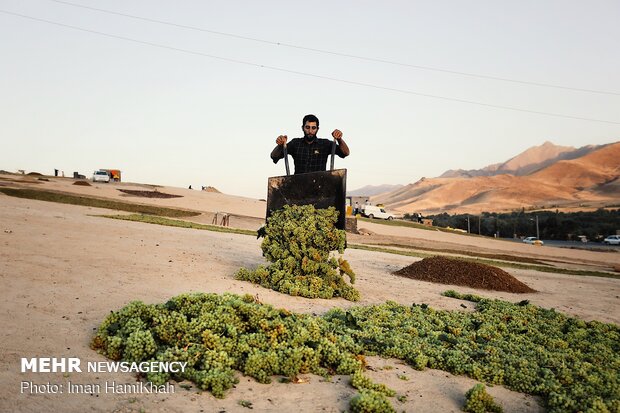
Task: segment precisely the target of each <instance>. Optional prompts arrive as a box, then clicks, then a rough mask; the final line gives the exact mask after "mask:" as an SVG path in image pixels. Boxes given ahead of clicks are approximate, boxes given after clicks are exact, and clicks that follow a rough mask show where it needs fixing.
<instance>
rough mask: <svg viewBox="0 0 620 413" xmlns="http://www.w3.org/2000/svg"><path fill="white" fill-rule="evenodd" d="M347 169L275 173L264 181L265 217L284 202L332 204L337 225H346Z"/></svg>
mask: <svg viewBox="0 0 620 413" xmlns="http://www.w3.org/2000/svg"><path fill="white" fill-rule="evenodd" d="M346 193H347V170H346V169H336V170H333V171H325V172H310V173H307V174H298V175H288V176H274V177H271V178H269V179H268V182H267V218H269V217H270V216H271V214H272V212H273V211H277V210H278V209H280V208H282V207H283V206H284V205H314V207H315V208H328V207H330V206H333V207H335V208H336V210H337V211H338V212H339V214H338V222H337V223H336V227H337V228H339V229H344V228H345V200H346Z"/></svg>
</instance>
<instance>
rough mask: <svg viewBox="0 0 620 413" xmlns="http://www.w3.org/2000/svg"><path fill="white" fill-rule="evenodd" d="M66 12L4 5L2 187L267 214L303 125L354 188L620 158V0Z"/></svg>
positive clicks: (24, 2) (19, 0)
mask: <svg viewBox="0 0 620 413" xmlns="http://www.w3.org/2000/svg"><path fill="white" fill-rule="evenodd" d="M69 1H70V2H71V3H73V4H74V5H70V4H67V3H65V2H64V1H63V2H59V1H53V0H0V39H1V40H0V148H1V149H0V169H4V170H8V171H16V170H17V169H25V170H26V171H37V172H41V173H45V174H52V173H53V170H54V168H57V169H60V170H63V171H65V174H67V176H70V175H71V174H72V173H73V171H79V172H80V173H82V174H85V175H90V174H92V171H93V170H95V169H99V168H114V169H121V170H122V172H123V180H125V181H132V182H144V183H154V184H163V185H173V186H179V187H187V186H188V185H190V184H191V185H192V186H193V187H194V188H200V186H201V185H211V186H214V187H216V188H218V189H219V190H221V191H222V192H225V193H228V194H234V195H243V196H249V197H254V198H264V197H266V189H267V178H268V177H269V176H277V175H283V174H284V163H283V162H282V161H281V162H280V163H278V164H276V165H274V164H273V163H272V161H271V160H270V158H269V153H270V152H271V150H272V149H273V147H274V146H275V139H276V137H277V136H278V135H280V134H287V135H288V136H289V138H292V137H298V136H301V135H302V133H301V119H302V117H303V116H304V115H305V114H307V113H314V114H316V115H317V116H318V117H319V119H320V121H321V128H320V131H319V137H325V138H329V137H330V135H331V131H332V130H333V129H334V128H338V129H341V130H342V131H343V133H344V139H345V141H346V142H347V143H348V145H349V147H350V149H351V156H350V157H348V158H346V159H344V160H342V159H340V158H337V159H336V167H337V168H347V169H348V182H347V187H348V188H349V189H356V188H359V187H362V186H364V185H378V184H407V183H412V182H415V181H417V180H418V179H420V178H421V177H434V176H438V175H440V174H441V173H443V172H444V171H445V170H447V169H457V168H463V169H477V168H481V167H484V166H486V165H489V164H492V163H497V162H502V161H506V160H508V159H509V158H511V157H513V156H515V155H517V154H518V153H520V152H522V151H523V150H525V149H527V148H529V147H531V146H535V145H540V144H542V143H544V142H545V141H552V142H553V143H555V144H557V145H563V146H575V147H580V146H583V145H588V144H603V143H610V142H615V141H618V140H620V47H619V46H618V39H620V24H618V22H619V21H620V2H619V1H618V0H609V1H606V0H594V1H591V2H585V1H573V0H558V1H544V0H543V1H540V0H520V1H497V0H486V1H480V0H472V1H461V0H454V1H441V0H438V1H430V0H429V1H383V2H378V1H363V0H362V1H352V0H351V1H334V0H331V1H323V0H319V1H311V2H308V1H304V2H300V1H290V0H288V1H284V0H282V1H270V0H264V1H250V0H247V1H237V0H225V1H224V0H221V1H208V0H201V1H175V2H172V1H158V0H140V1H137V0H135V1H134V0H123V1H121V0H106V1H95V0H69ZM76 5H78V6H85V7H87V8H85V7H77V6H76ZM92 8H98V9H104V10H106V11H108V13H104V12H102V11H96V10H93V9H92ZM7 12H8V13H13V14H8V13H7ZM109 12H114V13H117V14H112V13H109ZM15 14H19V15H22V16H17V15H15ZM124 15H126V16H124ZM129 15H131V16H136V17H140V19H136V18H131V17H128V16H129ZM24 16H28V17H24ZM33 18H34V19H39V20H33ZM147 19H151V20H158V21H164V22H168V24H163V23H158V22H154V21H148V20H147ZM41 20H47V21H48V22H43V21H41ZM50 22H55V23H58V24H60V25H58V24H52V23H50ZM68 26H73V27H74V28H71V27H68ZM184 26H190V27H193V28H194V29H191V28H189V27H184ZM76 28H81V29H83V30H77V29H76ZM96 32H98V33H96ZM213 32H222V33H228V34H230V35H234V36H227V35H222V34H215V33H213ZM104 34H105V35H104ZM235 36H236V37H235ZM242 37H246V38H251V39H258V40H263V41H256V40H249V39H243V38H242ZM274 43H282V44H283V45H277V44H274ZM287 45H291V46H296V47H289V46H287ZM307 49H318V50H322V51H330V52H335V53H333V54H328V53H322V52H318V51H311V50H307ZM343 55H355V56H359V57H365V58H368V59H366V60H363V59H356V58H352V57H346V56H343ZM209 56H211V57H209ZM225 59H230V60H225ZM232 60H234V61H241V62H246V63H250V64H244V63H236V62H233V61H232ZM377 60H384V61H390V62H395V63H398V64H390V63H381V62H378V61H377ZM412 66H423V67H427V68H435V69H441V70H443V71H438V70H427V69H421V68H419V67H412ZM276 69H277V70H276ZM450 72H462V73H469V74H475V75H477V76H490V77H496V78H506V79H510V80H518V81H524V82H532V83H540V84H545V85H556V86H562V87H563V88H554V87H547V86H535V85H533V84H529V83H528V84H524V83H516V82H508V81H499V80H492V79H489V78H484V77H474V76H466V75H462V74H456V73H450ZM333 79H338V80H333ZM364 85H367V86H364ZM571 88H572V89H571ZM574 89H587V90H592V91H599V92H606V93H595V92H592V91H589V92H588V91H582V90H581V91H580V90H574ZM425 95H426V96H425ZM433 96H435V97H433ZM438 97H442V98H448V99H442V98H438ZM462 101H469V102H477V103H482V104H485V105H490V106H483V105H478V104H472V103H465V102H462ZM497 106H501V107H512V108H516V109H521V110H525V111H532V112H545V113H553V114H558V115H564V116H568V117H559V116H550V115H544V114H537V113H531V112H524V111H515V110H509V109H503V108H499V107H497ZM571 117H577V118H588V119H597V120H602V121H606V122H599V121H592V120H580V119H574V118H571Z"/></svg>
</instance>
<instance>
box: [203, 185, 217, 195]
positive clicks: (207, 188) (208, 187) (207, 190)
mask: <svg viewBox="0 0 620 413" xmlns="http://www.w3.org/2000/svg"><path fill="white" fill-rule="evenodd" d="M202 190H203V191H206V192H215V193H216V194H221V192H220V191H218V190H217V188H215V187H212V186H203V187H202Z"/></svg>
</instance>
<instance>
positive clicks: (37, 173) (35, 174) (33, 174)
mask: <svg viewBox="0 0 620 413" xmlns="http://www.w3.org/2000/svg"><path fill="white" fill-rule="evenodd" d="M26 175H30V176H43V174H41V173H39V172H28V173H27V174H26Z"/></svg>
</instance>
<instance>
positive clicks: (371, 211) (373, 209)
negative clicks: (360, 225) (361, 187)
mask: <svg viewBox="0 0 620 413" xmlns="http://www.w3.org/2000/svg"><path fill="white" fill-rule="evenodd" d="M362 215H364V216H365V217H368V218H370V219H373V218H380V219H387V220H389V221H391V220H393V219H394V214H392V213H391V212H387V211H386V210H385V209H383V208H381V207H378V206H374V205H364V206H363V207H362Z"/></svg>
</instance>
